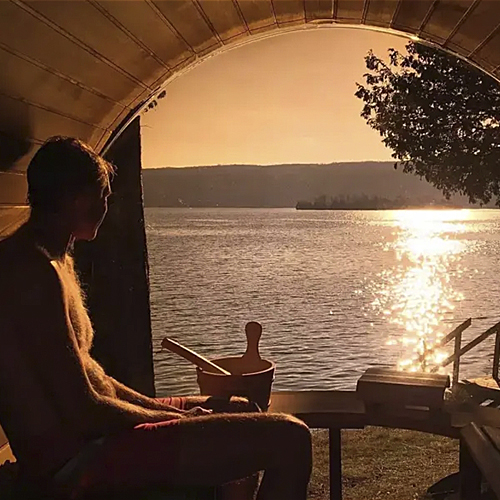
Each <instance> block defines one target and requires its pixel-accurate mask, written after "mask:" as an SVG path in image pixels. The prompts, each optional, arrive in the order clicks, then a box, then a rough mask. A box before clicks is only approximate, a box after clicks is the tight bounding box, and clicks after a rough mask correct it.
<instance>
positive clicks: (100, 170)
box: [28, 136, 115, 212]
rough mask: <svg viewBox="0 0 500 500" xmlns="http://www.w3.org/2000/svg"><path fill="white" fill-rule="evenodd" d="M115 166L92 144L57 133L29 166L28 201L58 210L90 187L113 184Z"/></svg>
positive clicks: (40, 207) (37, 207)
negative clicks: (95, 149) (71, 197)
mask: <svg viewBox="0 0 500 500" xmlns="http://www.w3.org/2000/svg"><path fill="white" fill-rule="evenodd" d="M114 172H115V169H114V167H113V165H112V164H111V163H109V162H108V161H106V160H105V159H104V158H102V157H101V156H99V155H98V154H97V153H96V152H95V151H94V150H93V149H92V148H91V147H90V146H89V145H88V144H85V143H84V142H83V141H80V140H79V139H75V138H73V137H63V136H54V137H51V138H50V139H48V140H47V141H46V142H45V143H44V144H43V145H42V146H41V147H40V148H39V149H38V151H37V152H36V153H35V155H34V156H33V158H32V160H31V161H30V163H29V165H28V202H29V204H30V206H31V208H32V209H33V210H37V211H44V212H58V211H59V209H60V208H61V205H62V202H63V201H64V199H67V197H68V196H74V195H76V194H78V193H81V192H82V191H84V190H85V189H87V188H92V187H98V188H100V189H104V188H106V187H108V188H109V187H110V183H111V179H112V177H113V175H114Z"/></svg>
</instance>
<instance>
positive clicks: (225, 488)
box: [160, 395, 261, 500]
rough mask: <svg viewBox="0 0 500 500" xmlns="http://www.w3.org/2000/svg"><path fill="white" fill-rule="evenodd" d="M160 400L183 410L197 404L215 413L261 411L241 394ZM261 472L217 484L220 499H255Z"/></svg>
mask: <svg viewBox="0 0 500 500" xmlns="http://www.w3.org/2000/svg"><path fill="white" fill-rule="evenodd" d="M160 401H162V402H164V403H165V404H168V405H171V406H175V407H176V408H180V409H183V410H190V409H191V408H194V407H195V406H200V407H202V408H206V409H209V410H213V411H214V412H215V413H248V412H260V411H261V410H260V408H259V406H258V405H257V404H255V403H253V402H251V401H249V400H248V399H247V398H243V397H239V396H231V397H220V396H198V395H197V396H193V395H191V396H182V397H169V398H161V399H160ZM259 480H260V474H259V472H255V473H254V474H252V475H250V476H248V477H245V478H243V479H238V480H236V481H231V482H229V483H224V484H221V485H219V486H217V499H218V500H254V499H255V496H256V495H257V489H258V487H259Z"/></svg>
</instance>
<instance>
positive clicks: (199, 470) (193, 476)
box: [86, 413, 311, 500]
mask: <svg viewBox="0 0 500 500" xmlns="http://www.w3.org/2000/svg"><path fill="white" fill-rule="evenodd" d="M173 422H174V423H172V421H170V422H166V423H165V422H163V423H160V424H143V425H140V426H137V427H136V428H135V429H134V430H133V431H130V432H127V433H124V434H122V435H120V436H116V437H114V438H110V439H109V440H108V441H107V443H106V444H105V445H104V446H103V449H102V451H101V453H100V457H98V458H97V459H96V461H95V463H94V464H93V466H92V468H91V470H89V471H88V473H87V474H86V478H87V482H88V485H89V486H95V487H98V488H99V489H103V488H104V489H105V488H110V489H116V488H120V487H121V488H124V487H125V488H126V487H140V486H144V487H148V486H159V485H183V486H202V485H205V486H211V485H218V484H223V483H226V482H230V481H233V480H236V479H239V478H243V477H247V476H249V475H251V474H253V473H255V472H256V471H260V470H263V471H264V477H263V480H262V483H261V486H260V489H259V494H258V499H259V500H305V499H306V493H307V484H308V481H309V476H310V472H311V439H310V433H309V429H308V428H307V426H306V425H305V424H304V423H302V422H301V421H299V420H297V419H295V418H293V417H290V416H287V415H280V414H259V413H255V414H245V413H241V414H227V415H210V416H204V417H193V418H186V419H179V420H176V421H173Z"/></svg>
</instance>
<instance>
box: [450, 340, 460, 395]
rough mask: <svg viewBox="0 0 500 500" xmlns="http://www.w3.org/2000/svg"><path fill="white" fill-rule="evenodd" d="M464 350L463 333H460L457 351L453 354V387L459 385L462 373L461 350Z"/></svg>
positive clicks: (456, 342)
mask: <svg viewBox="0 0 500 500" xmlns="http://www.w3.org/2000/svg"><path fill="white" fill-rule="evenodd" d="M461 348H462V332H461V331H459V332H458V333H457V335H456V337H455V349H454V352H453V376H452V387H455V386H456V385H457V384H458V376H459V372H460V349H461Z"/></svg>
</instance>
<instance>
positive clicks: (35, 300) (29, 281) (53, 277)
mask: <svg viewBox="0 0 500 500" xmlns="http://www.w3.org/2000/svg"><path fill="white" fill-rule="evenodd" d="M0 269H2V273H0V303H1V304H3V305H4V306H7V307H4V308H3V309H4V311H7V313H8V312H10V313H20V312H24V313H29V312H30V311H29V309H30V307H31V306H33V305H34V304H36V305H37V306H38V307H40V306H42V305H43V304H46V303H47V301H50V300H53V299H54V298H55V297H58V298H59V297H61V298H62V294H63V292H62V284H61V280H60V278H59V275H58V273H57V271H56V269H55V268H54V266H53V265H52V264H51V262H50V259H49V258H48V257H47V256H46V255H44V254H43V252H41V251H40V250H39V249H37V248H36V247H35V246H34V245H23V244H21V242H19V241H17V240H16V239H15V238H14V237H13V238H10V239H9V238H7V239H6V240H3V241H2V242H0Z"/></svg>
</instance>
